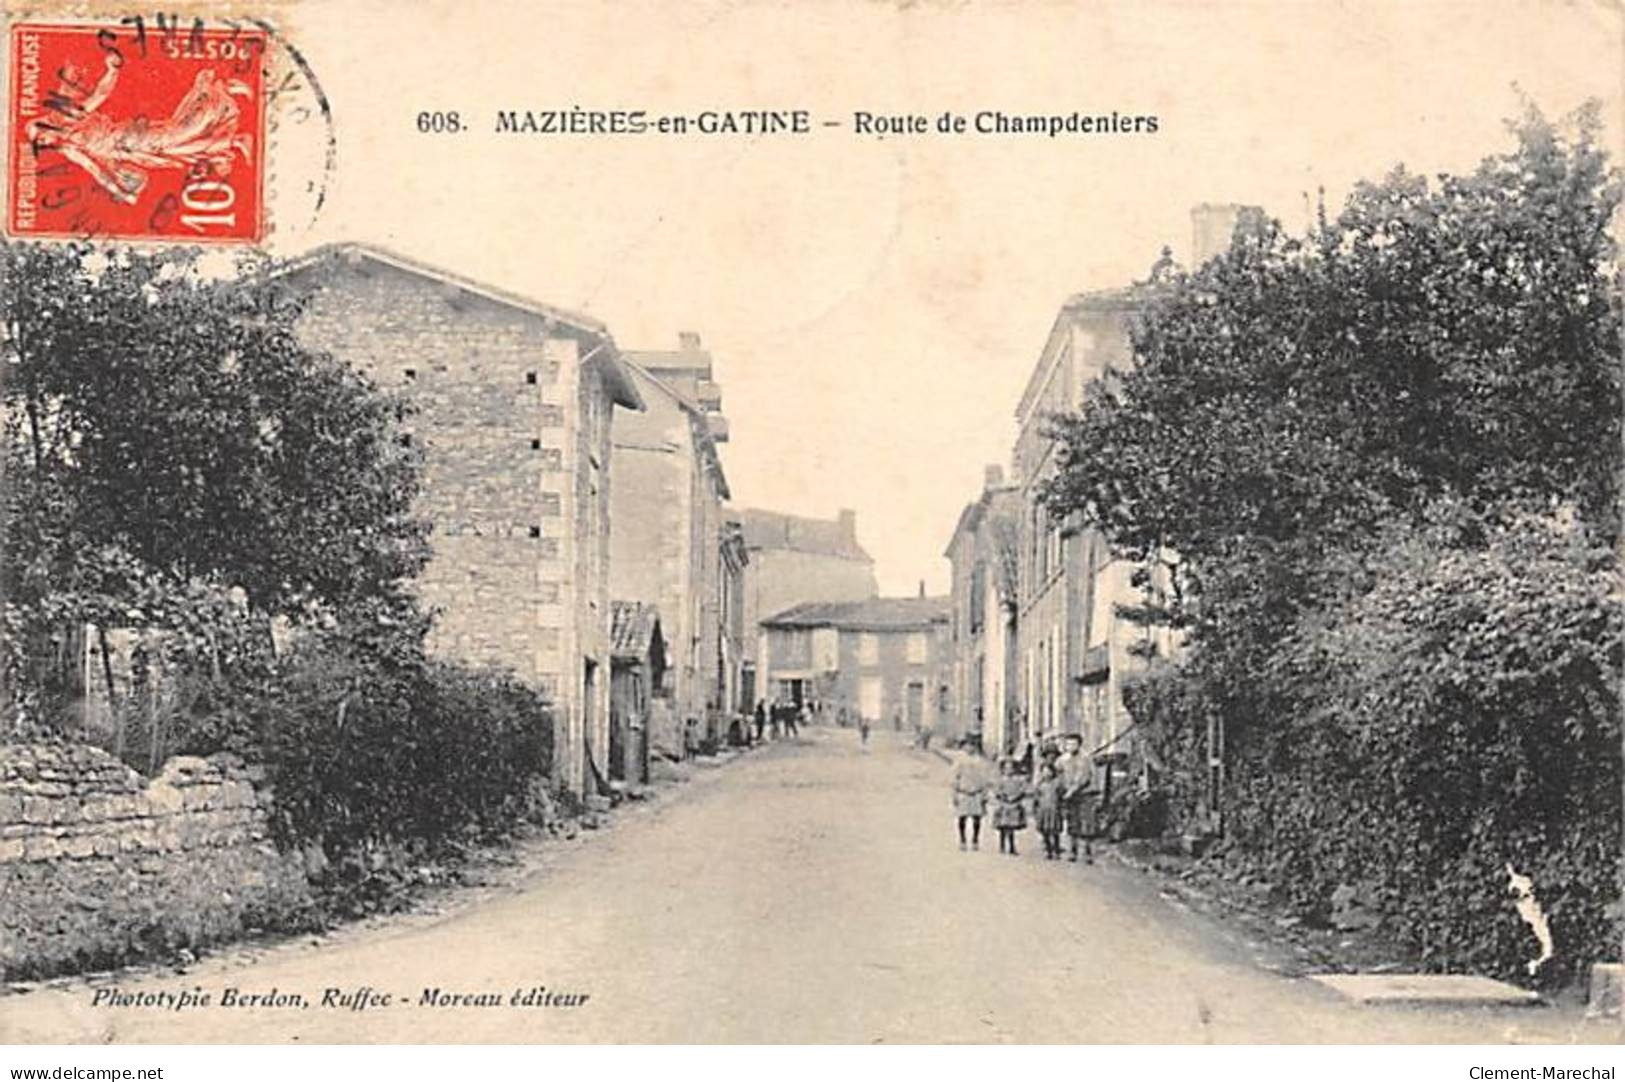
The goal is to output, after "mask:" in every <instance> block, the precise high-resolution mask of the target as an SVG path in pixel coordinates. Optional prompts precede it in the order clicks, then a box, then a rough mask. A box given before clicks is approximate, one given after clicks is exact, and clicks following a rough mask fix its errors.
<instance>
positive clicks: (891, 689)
mask: <svg viewBox="0 0 1625 1082" xmlns="http://www.w3.org/2000/svg"><path fill="white" fill-rule="evenodd" d="M947 626H948V599H947V598H945V597H925V596H923V595H922V596H920V597H875V598H869V599H867V600H864V601H838V602H826V601H813V602H806V603H803V604H800V605H796V606H794V607H792V608H790V609H787V610H786V611H784V612H781V613H778V614H776V615H774V616H770V617H768V618H767V619H765V620H763V621H761V635H762V655H763V658H764V662H765V664H764V667H763V671H764V672H765V673H766V676H767V680H766V689H767V694H769V695H771V696H772V697H774V698H777V699H779V700H780V701H786V702H796V703H802V702H806V701H808V700H813V701H816V702H818V703H820V704H822V705H823V707H824V708H825V710H826V712H831V711H839V710H841V709H843V708H844V709H846V710H847V711H848V712H849V713H852V714H856V715H859V716H862V717H864V718H867V719H868V720H869V721H870V722H872V723H873V724H875V725H877V726H880V727H881V728H889V727H895V728H898V729H902V730H904V731H912V730H913V729H915V728H917V727H919V726H922V725H924V726H928V727H930V728H932V729H933V730H935V731H939V732H940V731H942V730H943V728H944V727H945V725H946V719H945V717H944V715H945V713H946V710H947V706H948V696H949V683H948V681H949V676H948V673H949V663H950V660H951V659H950V657H949V651H948V636H947Z"/></svg>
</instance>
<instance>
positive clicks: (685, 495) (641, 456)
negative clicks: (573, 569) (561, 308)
mask: <svg viewBox="0 0 1625 1082" xmlns="http://www.w3.org/2000/svg"><path fill="white" fill-rule="evenodd" d="M689 341H692V343H693V347H692V348H691V349H685V350H684V351H681V352H680V353H678V354H676V355H673V354H652V353H632V352H628V353H627V354H626V358H627V369H628V371H629V372H630V373H631V376H632V381H633V383H634V384H635V386H636V388H637V390H638V394H639V396H640V397H641V398H642V399H643V401H644V403H645V407H646V408H645V410H644V411H643V412H642V413H629V412H625V411H623V412H621V413H618V414H616V416H615V422H614V427H613V433H612V437H611V439H612V447H613V449H612V451H611V464H612V470H613V473H614V475H615V486H614V496H613V499H612V501H611V507H610V591H611V593H613V594H614V595H615V597H617V598H621V599H625V600H628V601H641V602H645V603H647V604H649V605H652V606H654V607H655V608H656V609H657V610H658V611H659V613H660V617H661V624H662V627H663V628H664V630H665V634H666V647H667V655H668V657H667V661H668V667H667V670H666V679H665V683H664V686H662V687H660V688H657V689H655V693H656V700H657V701H656V708H655V710H654V711H653V713H652V715H651V729H650V732H649V740H650V743H651V744H652V745H653V746H654V747H655V748H657V749H659V750H662V751H667V752H672V753H680V752H681V751H682V726H683V725H684V723H685V722H686V721H687V720H688V719H689V718H693V719H695V720H696V721H698V722H700V723H701V724H702V726H704V727H705V732H706V733H707V735H709V736H710V737H712V738H715V737H716V736H718V735H719V733H720V732H725V731H726V720H725V717H726V715H727V714H728V713H730V712H732V711H733V710H735V709H737V701H736V698H735V697H736V696H737V690H736V689H737V687H738V654H737V649H738V646H737V636H736V637H735V641H734V642H733V643H732V644H730V643H729V642H728V638H727V636H726V635H725V625H726V622H727V617H728V616H729V611H728V606H729V604H730V601H731V597H730V590H731V592H732V593H734V594H737V592H738V570H737V569H736V568H734V566H733V564H732V563H731V562H730V561H731V560H733V559H734V558H735V557H737V556H738V552H737V549H736V548H734V549H730V548H729V546H730V543H731V542H730V538H731V536H732V534H731V532H730V528H729V525H728V521H727V520H726V519H725V517H724V514H723V503H724V502H725V501H726V500H727V499H728V495H729V493H728V481H727V476H726V474H725V473H724V471H723V468H722V459H721V457H720V455H719V454H718V445H719V444H720V443H721V442H722V441H724V440H726V439H727V426H726V423H725V422H724V421H723V419H722V413H721V395H720V393H719V392H716V391H715V385H714V384H711V383H709V380H710V369H711V362H710V356H709V354H705V353H703V351H700V350H699V346H698V339H691V338H689V337H688V336H685V344H686V343H687V342H689ZM640 359H641V360H643V361H650V362H655V361H665V362H667V363H666V364H664V365H663V366H662V367H661V371H663V372H666V373H668V374H670V375H671V376H672V377H673V378H674V379H676V381H677V382H676V385H674V384H673V383H668V382H667V381H666V380H665V379H662V378H659V377H657V376H656V375H655V374H654V372H653V370H651V369H650V368H648V367H646V366H645V365H644V364H642V363H640ZM677 359H684V360H688V361H689V362H690V365H689V367H688V368H686V369H679V368H677V367H676V366H675V365H674V364H672V363H671V362H672V361H674V360H677ZM684 372H687V373H690V374H691V375H690V377H689V378H684V377H683V375H682V373H684ZM702 373H703V379H701V378H699V377H700V375H701V374H702ZM680 388H686V389H680ZM701 389H705V390H706V393H707V398H706V400H705V402H704V403H703V404H702V403H701V402H700V400H698V399H696V398H694V397H692V392H694V391H698V390H701ZM730 645H731V649H730Z"/></svg>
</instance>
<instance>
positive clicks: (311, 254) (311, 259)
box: [271, 241, 643, 410]
mask: <svg viewBox="0 0 1625 1082" xmlns="http://www.w3.org/2000/svg"><path fill="white" fill-rule="evenodd" d="M362 259H365V260H369V261H371V262H373V263H377V264H379V265H380V266H385V267H393V268H394V269H396V270H399V271H404V272H406V273H408V274H414V275H417V276H418V277H420V278H428V279H430V280H432V281H436V282H444V283H445V284H447V285H449V286H452V287H454V288H456V289H460V290H462V291H464V292H465V293H470V294H473V295H474V296H477V297H483V298H485V299H486V300H489V301H494V302H496V303H497V304H501V305H504V306H505V307H508V308H513V309H515V310H517V311H521V312H528V313H529V314H531V315H534V316H540V317H541V318H542V319H543V320H544V321H546V322H548V323H552V324H557V325H561V326H563V327H565V328H568V329H570V330H573V331H575V332H576V335H577V336H578V337H585V338H590V339H593V340H595V341H596V343H597V344H596V345H594V346H593V347H592V348H591V349H589V350H586V351H584V352H583V354H582V361H583V363H587V362H589V361H590V362H593V363H596V364H597V365H598V366H599V369H600V371H602V372H603V373H604V376H605V378H606V379H607V381H608V383H609V390H610V393H611V394H612V395H613V396H614V398H615V401H616V403H617V404H618V405H622V406H625V407H626V408H627V409H637V410H640V409H642V408H643V399H642V398H640V397H639V396H638V392H637V388H636V387H634V386H633V385H632V380H631V377H630V376H629V374H628V373H627V371H626V369H625V362H624V361H623V359H622V357H621V352H620V349H619V347H617V346H616V345H615V339H614V338H613V337H612V336H611V335H610V333H609V328H608V327H606V326H605V325H604V324H603V323H602V322H600V321H599V320H596V319H594V318H593V317H592V316H587V315H582V314H581V313H579V312H572V311H570V310H569V309H567V308H559V307H556V306H554V305H550V304H543V303H542V302H541V301H534V300H531V299H530V298H529V297H522V296H520V295H519V294H517V293H509V292H508V291H507V290H504V289H498V288H497V287H496V286H490V285H486V284H484V283H483V282H476V281H474V280H473V279H471V278H464V277H463V276H462V275H460V274H456V273H454V272H452V271H448V270H443V269H441V268H440V267H434V266H430V265H429V264H427V263H420V262H418V261H417V260H415V259H412V258H410V257H409V256H404V255H401V254H400V253H398V252H392V251H390V250H389V249H387V248H381V247H379V246H377V245H374V244H361V243H358V242H355V241H345V242H341V243H335V244H324V245H321V246H320V247H318V248H313V249H312V250H310V251H308V252H306V253H305V254H303V255H301V256H297V257H295V258H293V259H290V260H287V261H285V262H283V263H281V264H279V265H278V266H277V267H276V268H275V269H273V270H272V271H271V274H272V276H274V277H283V276H286V275H291V274H300V273H303V272H305V271H307V270H314V269H316V268H318V267H321V266H324V265H328V266H336V265H339V264H341V263H346V262H347V263H350V264H354V263H355V262H357V261H359V260H362Z"/></svg>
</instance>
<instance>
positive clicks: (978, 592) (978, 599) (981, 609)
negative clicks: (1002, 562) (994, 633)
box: [966, 563, 987, 635]
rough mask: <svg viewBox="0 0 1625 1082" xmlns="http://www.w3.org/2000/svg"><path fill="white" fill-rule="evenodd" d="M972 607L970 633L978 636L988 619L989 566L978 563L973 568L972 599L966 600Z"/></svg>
mask: <svg viewBox="0 0 1625 1082" xmlns="http://www.w3.org/2000/svg"><path fill="white" fill-rule="evenodd" d="M966 601H967V603H968V604H969V606H970V617H969V622H970V633H971V634H972V635H975V634H977V633H978V632H979V631H981V630H982V624H983V622H984V621H985V620H986V619H987V565H986V564H982V563H978V564H977V565H976V566H975V567H973V568H971V573H970V597H968V598H967V599H966Z"/></svg>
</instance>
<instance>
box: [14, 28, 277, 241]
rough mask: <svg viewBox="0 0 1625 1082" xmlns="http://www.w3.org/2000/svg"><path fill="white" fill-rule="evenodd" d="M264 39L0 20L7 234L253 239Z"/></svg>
mask: <svg viewBox="0 0 1625 1082" xmlns="http://www.w3.org/2000/svg"><path fill="white" fill-rule="evenodd" d="M266 46H267V41H266V34H265V33H264V32H263V31H262V30H259V29H255V28H252V27H245V28H242V29H236V28H232V29H215V28H209V29H205V28H204V27H203V26H201V25H192V26H190V27H188V26H186V25H184V24H182V25H180V26H176V25H175V24H174V23H173V22H170V23H168V24H166V25H161V26H158V27H153V26H148V25H144V24H143V23H142V22H140V21H139V20H132V21H126V22H125V23H121V24H117V25H101V26H96V25H68V24H58V25H47V24H33V25H30V24H22V25H17V26H14V27H12V31H11V86H10V88H9V89H10V94H9V98H8V101H7V108H8V113H9V119H10V125H9V129H8V130H9V143H10V147H9V158H8V160H9V164H8V184H7V193H8V199H7V208H6V222H7V226H8V229H9V231H10V232H11V233H12V234H13V235H14V236H39V237H81V238H91V239H94V238H122V239H144V240H168V241H191V242H203V243H208V242H228V243H230V242H237V243H252V242H256V241H258V240H260V239H261V238H262V237H263V236H264V233H265V191H264V182H265V161H264V159H265V152H266V146H265V96H264V93H263V90H264V79H265V66H264V64H263V62H262V58H263V57H264V55H265V51H266Z"/></svg>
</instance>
